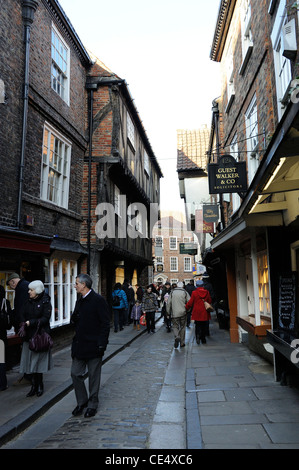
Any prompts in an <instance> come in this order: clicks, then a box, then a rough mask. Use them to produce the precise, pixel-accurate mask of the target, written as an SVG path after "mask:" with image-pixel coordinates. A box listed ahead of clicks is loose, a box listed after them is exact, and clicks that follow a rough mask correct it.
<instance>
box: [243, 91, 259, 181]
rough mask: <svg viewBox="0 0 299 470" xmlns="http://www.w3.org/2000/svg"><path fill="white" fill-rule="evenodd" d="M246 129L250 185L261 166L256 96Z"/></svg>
mask: <svg viewBox="0 0 299 470" xmlns="http://www.w3.org/2000/svg"><path fill="white" fill-rule="evenodd" d="M245 127H246V137H247V169H248V183H249V184H250V183H251V181H252V180H253V178H254V175H255V174H256V171H257V169H258V166H259V157H258V152H257V149H258V117H257V99H256V95H254V97H253V99H252V100H251V103H250V105H249V106H248V108H247V111H246V113H245Z"/></svg>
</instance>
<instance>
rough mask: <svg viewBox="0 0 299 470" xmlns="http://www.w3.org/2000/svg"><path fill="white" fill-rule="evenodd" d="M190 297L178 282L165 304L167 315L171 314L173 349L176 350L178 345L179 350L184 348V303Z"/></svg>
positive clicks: (185, 315) (185, 317) (185, 314)
mask: <svg viewBox="0 0 299 470" xmlns="http://www.w3.org/2000/svg"><path fill="white" fill-rule="evenodd" d="M189 299H190V295H189V294H188V292H187V291H186V290H185V289H184V284H183V283H182V282H178V284H177V287H176V288H175V289H173V291H172V292H171V294H170V296H169V298H168V301H167V304H166V311H167V314H168V315H170V314H171V318H172V325H173V332H174V347H175V348H177V347H178V346H179V344H180V345H181V348H183V347H184V346H185V334H186V319H187V313H186V307H185V306H186V303H187V302H188V301H189Z"/></svg>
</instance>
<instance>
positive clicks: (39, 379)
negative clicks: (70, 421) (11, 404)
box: [18, 281, 53, 397]
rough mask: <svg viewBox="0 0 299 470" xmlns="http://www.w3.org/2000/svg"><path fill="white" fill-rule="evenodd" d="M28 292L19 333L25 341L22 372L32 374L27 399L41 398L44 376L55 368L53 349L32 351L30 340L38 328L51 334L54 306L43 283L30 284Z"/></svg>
mask: <svg viewBox="0 0 299 470" xmlns="http://www.w3.org/2000/svg"><path fill="white" fill-rule="evenodd" d="M28 290H29V299H28V300H27V301H26V302H25V304H24V305H23V308H22V310H21V314H20V330H19V332H18V334H19V336H21V337H22V339H23V344H22V354H21V361H20V372H21V373H24V374H32V386H31V389H30V391H29V393H28V394H27V397H31V396H33V395H37V396H38V397H40V396H41V395H42V394H43V391H44V385H43V374H44V373H45V372H48V371H49V370H50V369H52V367H53V360H52V353H51V349H49V350H48V351H44V352H35V351H31V350H30V349H29V340H30V338H32V337H33V336H34V334H35V333H36V331H37V329H38V326H40V328H43V329H44V330H45V331H46V332H47V333H48V334H50V318H51V314H52V305H51V299H50V297H49V295H48V294H47V293H46V292H45V287H44V284H43V283H42V281H32V282H30V284H29V286H28Z"/></svg>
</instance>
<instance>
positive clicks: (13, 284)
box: [6, 273, 29, 333]
mask: <svg viewBox="0 0 299 470" xmlns="http://www.w3.org/2000/svg"><path fill="white" fill-rule="evenodd" d="M6 284H7V286H8V287H9V288H10V289H12V290H14V291H15V296H14V308H13V310H12V326H13V327H14V329H15V332H16V333H17V332H18V330H19V326H20V314H21V309H22V307H23V305H24V304H25V302H26V300H28V298H29V292H28V286H29V282H28V281H26V279H24V278H21V277H20V275H19V274H18V273H12V274H11V275H10V276H9V277H8V279H7V282H6Z"/></svg>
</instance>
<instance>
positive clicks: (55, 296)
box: [44, 256, 78, 328]
mask: <svg viewBox="0 0 299 470" xmlns="http://www.w3.org/2000/svg"><path fill="white" fill-rule="evenodd" d="M55 266H56V268H55ZM63 267H65V274H64V273H63ZM77 274H78V265H77V260H74V259H71V258H66V257H65V256H64V257H63V258H58V257H53V258H51V259H50V260H49V267H48V270H47V271H46V272H45V283H44V285H45V288H46V289H48V292H49V295H50V297H51V303H52V315H51V319H50V326H51V328H55V327H58V326H62V325H67V324H69V323H70V318H71V315H72V313H73V311H74V307H75V304H76V300H77V293H76V290H75V288H74V284H75V280H76V276H77Z"/></svg>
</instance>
